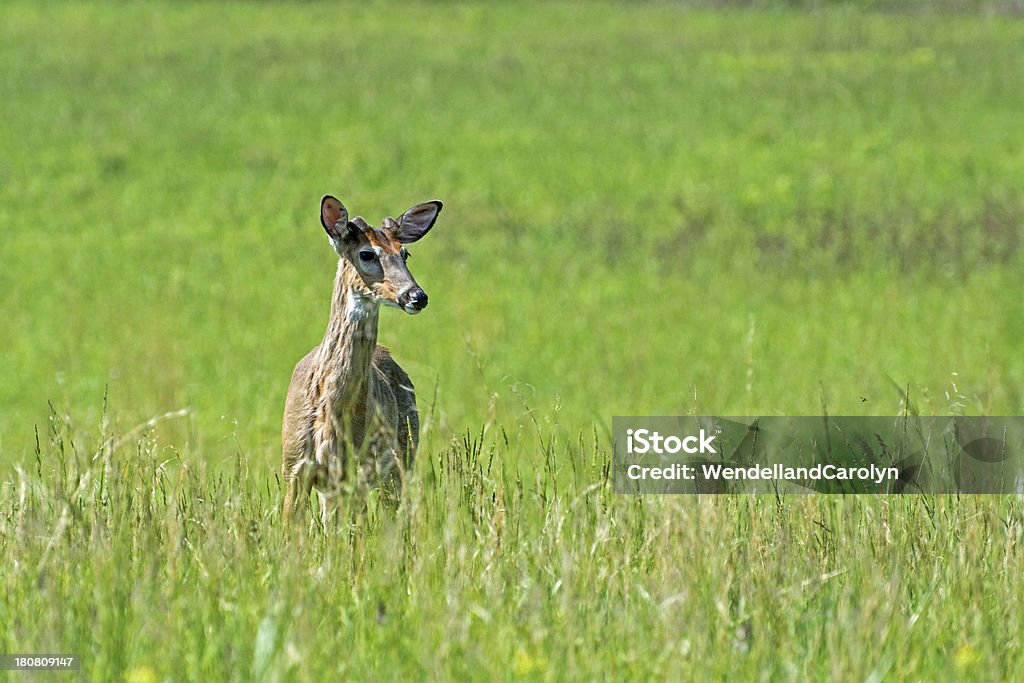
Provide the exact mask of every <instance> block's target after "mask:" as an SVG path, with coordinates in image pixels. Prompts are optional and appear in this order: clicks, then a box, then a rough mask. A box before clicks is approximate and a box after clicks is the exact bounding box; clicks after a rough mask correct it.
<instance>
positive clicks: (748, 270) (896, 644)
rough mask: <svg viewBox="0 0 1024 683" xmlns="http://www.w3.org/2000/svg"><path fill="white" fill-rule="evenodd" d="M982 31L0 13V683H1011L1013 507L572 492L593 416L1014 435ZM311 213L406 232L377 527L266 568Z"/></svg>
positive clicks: (467, 16)
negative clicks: (14, 670)
mask: <svg viewBox="0 0 1024 683" xmlns="http://www.w3.org/2000/svg"><path fill="white" fill-rule="evenodd" d="M1022 44H1024V23H1022V22H1020V21H1019V20H1015V19H1012V18H1008V17H1005V16H1000V15H983V14H978V15H974V14H938V13H914V14H912V15H902V14H876V13H870V12H864V11H860V10H857V9H855V8H852V7H850V6H839V7H833V8H831V9H827V10H821V11H813V12H798V11H788V10H780V9H765V10H759V11H746V10H743V11H741V10H735V9H730V10H721V11H716V10H712V9H692V8H686V7H679V6H676V5H671V4H650V5H648V4H642V5H632V4H628V5H627V4H621V5H619V4H590V3H587V4H582V3H539V4H529V5H518V4H517V5H514V6H507V7H506V6H495V5H489V4H480V5H465V4H459V3H416V4H408V5H404V4H403V5H394V4H370V5H367V6H354V5H336V4H326V3H324V4H321V3H295V4H287V3H273V2H270V3H251V4H242V3H216V4H214V3H194V4H193V3H166V4H159V3H158V4H113V3H111V4H105V3H97V2H87V3H68V4H46V5H42V6H37V5H36V4H35V3H28V2H11V3H4V4H3V6H2V7H0V229H2V236H0V311H3V321H2V322H0V348H2V352H0V475H2V476H0V482H2V483H0V548H2V553H3V559H2V564H0V567H2V570H0V582H2V583H3V584H4V590H3V591H2V592H0V623H3V624H5V628H3V629H0V650H5V651H28V650H35V651H46V650H63V651H75V652H80V653H81V654H82V655H83V660H84V667H85V668H84V672H85V674H86V675H87V676H88V677H90V678H92V679H94V680H112V679H117V678H123V677H124V676H125V675H126V674H131V675H130V676H129V677H131V676H134V677H135V679H136V680H146V678H147V676H148V677H150V678H153V679H156V680H164V679H168V680H197V679H223V678H234V679H239V680H250V679H252V678H261V677H264V678H265V679H266V680H273V679H275V678H277V677H281V678H284V679H293V678H294V679H299V680H310V679H314V678H320V679H323V678H332V677H335V676H336V675H337V673H338V672H339V671H344V672H347V673H349V674H351V675H353V676H358V677H360V678H379V677H383V678H391V677H394V676H395V675H396V674H406V675H410V676H413V677H417V678H418V677H423V676H427V677H432V678H463V677H469V678H478V679H492V678H501V679H505V678H517V677H519V676H524V677H527V678H533V679H548V678H550V679H556V680H557V679H563V678H572V679H590V678H595V677H608V678H612V677H616V676H617V675H620V674H623V675H624V674H626V673H632V674H633V675H634V676H636V677H637V678H645V677H647V676H648V675H653V676H655V677H660V678H665V677H668V678H679V679H687V678H691V677H696V678H719V677H724V676H727V675H728V676H743V677H747V678H749V677H759V678H760V677H764V678H798V679H804V678H808V677H809V678H826V677H838V678H844V679H865V678H871V679H873V680H878V679H879V677H882V676H884V675H885V674H888V675H889V676H892V677H894V678H899V679H903V678H907V679H913V680H918V679H935V678H941V677H944V676H946V675H948V674H949V673H950V672H951V671H957V672H958V673H959V674H960V675H962V676H964V677H967V678H974V679H978V680H999V679H1002V680H1014V679H1018V678H1021V676H1022V674H1024V658H1022V656H1021V643H1020V633H1021V632H1022V630H1024V629H1022V628H1021V622H1020V617H1019V616H1018V614H1019V613H1020V612H1021V609H1020V608H1021V597H1020V596H1021V595H1022V594H1024V592H1022V591H1021V590H1020V588H1021V586H1020V580H1019V576H1020V572H1019V567H1020V550H1019V548H1020V542H1021V533H1022V531H1021V530H1022V523H1024V511H1022V507H1021V503H1020V501H1019V500H1017V499H1003V498H976V499H974V498H972V499H959V500H957V499H949V498H909V497H908V498H900V499H896V498H840V497H834V498H829V497H816V498H795V497H794V498H786V499H783V500H782V501H776V500H774V499H770V498H725V497H723V498H715V499H708V498H700V499H697V498H679V497H677V498H664V499H661V498H643V499H637V498H630V497H623V496H615V495H612V494H611V493H610V491H609V489H608V486H607V482H606V477H605V472H606V467H607V460H608V457H609V454H608V444H607V429H608V428H609V426H610V418H611V416H612V415H619V414H645V413H647V414H673V413H681V414H685V413H691V412H695V413H699V414H721V415H729V414H732V415H744V414H750V415H757V414H814V413H817V412H819V411H821V410H822V406H823V405H824V406H826V407H827V409H828V410H829V412H830V413H832V414H881V415H884V414H894V413H896V412H897V411H899V410H901V409H902V408H903V405H904V401H905V399H904V397H903V395H902V393H901V388H902V389H906V388H908V387H909V390H910V391H909V394H910V400H912V401H913V402H914V404H915V406H916V408H917V409H918V410H920V411H921V412H922V413H926V414H948V413H950V412H954V413H966V414H1005V415H1012V414H1020V413H1021V410H1022V407H1024V395H1022V394H1021V387H1022V386H1024V356H1022V355H1021V354H1019V353H1018V352H1017V351H1018V345H1019V340H1020V339H1021V338H1022V337H1024V300H1022V298H1021V297H1020V296H1018V294H1017V293H1018V292H1020V291H1021V290H1022V287H1024V268H1022V266H1024V257H1022V255H1021V253H1020V252H1021V249H1020V247H1021V228H1020V226H1021V223H1022V221H1024V181H1022V180H1021V179H1022V178H1024V138H1022V137H1021V135H1020V130H1021V127H1020V112H1021V111H1024V79H1022V78H1021V74H1024V51H1022V50H1021V49H1020V46H1021V45H1022ZM328 192H329V193H332V194H335V195H337V196H338V197H340V198H341V199H342V200H343V201H344V202H345V203H346V205H347V206H348V207H349V209H350V210H351V211H352V212H353V213H356V214H362V215H365V216H366V217H367V218H368V219H370V220H371V221H374V222H376V221H377V220H379V218H380V217H381V216H382V215H384V214H395V213H397V212H400V211H403V210H404V209H406V208H408V207H409V206H411V205H413V204H415V203H417V202H419V201H423V200H426V199H433V198H439V199H442V200H443V201H444V202H445V210H444V212H443V213H442V215H441V217H440V219H439V222H438V224H437V227H436V228H435V229H434V230H433V231H432V232H431V234H430V235H429V237H428V238H427V239H425V240H424V241H423V242H422V243H420V244H417V245H415V246H414V248H413V250H412V251H413V254H414V256H413V259H412V260H411V261H410V266H411V269H412V271H413V273H414V274H415V275H416V277H417V279H418V280H419V282H420V284H421V285H423V287H424V288H425V289H426V290H427V292H428V293H429V294H430V301H431V304H430V307H429V309H428V310H427V311H426V312H425V313H424V314H423V315H421V316H417V317H416V318H409V317H406V316H402V315H400V314H398V313H394V312H392V311H385V312H384V313H383V314H382V320H381V336H382V339H381V341H382V342H383V343H385V344H387V345H389V346H390V347H392V349H393V351H394V354H395V356H396V358H397V359H398V360H399V362H400V363H402V365H403V366H404V367H405V368H406V369H407V370H408V371H409V373H410V375H411V377H412V379H413V381H414V382H415V384H416V385H417V387H418V391H419V394H420V409H421V412H422V413H423V414H424V417H425V441H424V447H423V449H422V452H421V457H420V459H419V462H418V464H417V467H416V471H415V472H414V478H413V481H412V483H411V484H410V486H409V487H408V490H407V496H406V501H405V504H404V505H403V507H402V508H401V509H400V510H399V511H398V512H397V513H386V512H376V511H375V512H373V514H371V515H370V518H369V519H367V520H359V521H357V522H356V523H354V524H353V525H352V526H351V527H349V528H346V530H345V531H344V532H343V533H341V534H339V535H326V536H325V535H324V534H321V533H320V532H318V531H315V530H311V531H310V532H309V533H308V534H305V533H304V534H302V535H301V536H300V538H298V539H297V540H296V541H295V543H293V544H292V545H291V546H289V547H288V548H285V547H284V545H283V543H282V540H281V536H282V530H281V528H280V515H279V510H280V501H281V493H282V492H281V489H280V486H279V483H278V480H277V478H276V475H275V472H276V471H277V469H278V467H279V458H280V450H279V449H280V446H279V429H280V413H281V408H282V405H283V400H284V391H285V389H286V387H287V382H288V378H289V376H290V372H291V368H292V366H293V365H294V363H295V362H296V361H297V360H298V359H299V358H300V357H301V356H302V355H303V354H304V353H305V352H306V351H307V350H308V349H309V348H310V347H312V346H313V345H314V344H316V343H317V342H318V341H319V338H320V336H321V334H322V331H323V326H324V324H325V322H326V314H327V305H328V297H329V292H330V286H331V278H332V274H333V268H334V259H335V257H334V255H333V253H332V252H331V250H330V248H329V247H328V245H327V243H326V240H325V239H324V235H323V233H322V229H321V228H320V226H319V224H318V220H317V206H318V202H319V198H320V196H321V195H322V194H324V193H328ZM48 402H49V403H51V404H52V405H53V406H54V410H53V412H52V413H51V409H50V407H49V405H48ZM105 405H108V406H109V407H108V408H107V409H104V406H105ZM180 409H187V410H188V414H187V416H185V417H168V418H167V419H164V420H161V421H159V422H158V423H156V424H154V425H151V426H150V427H146V428H143V429H140V430H134V429H133V428H134V427H135V425H139V424H143V423H145V422H146V421H147V420H149V419H150V418H152V417H153V416H158V415H163V414H166V413H170V412H175V411H178V410H180ZM37 434H38V437H37ZM467 434H468V435H471V436H466V435H467ZM477 435H479V436H477ZM37 438H38V446H37ZM104 444H106V445H104ZM115 446H116V447H115Z"/></svg>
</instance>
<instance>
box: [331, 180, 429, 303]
mask: <svg viewBox="0 0 1024 683" xmlns="http://www.w3.org/2000/svg"><path fill="white" fill-rule="evenodd" d="M441 207H442V204H441V202H439V201H432V202H425V203H423V204H417V205H416V206H414V207H412V208H411V209H409V210H408V211H406V212H405V213H403V214H402V217H401V218H399V219H397V220H396V219H394V218H392V217H390V216H388V217H387V218H385V219H384V220H383V221H382V222H381V227H380V228H374V227H373V226H371V225H369V224H368V223H367V222H366V221H364V220H363V219H362V218H361V217H359V216H356V217H355V218H353V219H352V220H349V217H348V210H347V209H345V206H344V204H342V203H341V202H339V201H338V200H337V199H335V198H334V197H332V196H331V195H326V196H324V198H323V199H322V200H321V202H320V223H321V224H322V225H323V226H324V230H326V231H327V236H328V237H329V238H330V240H331V246H333V247H334V250H335V251H336V252H338V256H340V257H341V258H343V259H345V260H346V261H347V262H348V263H349V264H351V266H352V267H353V268H354V269H355V272H356V274H357V275H358V276H359V277H358V278H357V279H356V281H355V282H354V283H353V284H354V288H355V290H356V293H357V294H358V295H361V296H363V297H365V298H367V299H369V300H371V301H375V302H376V303H379V304H384V305H385V306H396V307H398V308H401V309H402V310H403V311H405V312H406V313H408V314H410V315H415V314H417V313H419V312H420V311H422V310H423V309H424V308H426V307H427V293H426V292H424V291H423V289H422V288H421V287H420V286H419V285H418V284H416V280H415V279H414V278H413V276H412V273H410V272H409V267H408V266H407V265H406V261H407V260H408V259H409V250H408V249H406V248H405V245H406V244H412V243H413V242H415V241H417V240H418V239H420V238H421V237H423V236H424V235H426V234H427V232H429V231H430V228H432V227H434V221H436V220H437V214H439V213H440V212H441Z"/></svg>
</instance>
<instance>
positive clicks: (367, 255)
mask: <svg viewBox="0 0 1024 683" xmlns="http://www.w3.org/2000/svg"><path fill="white" fill-rule="evenodd" d="M359 260H360V261H362V262H363V263H370V262H371V261H376V260H377V253H376V252H374V251H373V250H371V249H364V250H362V251H361V252H359Z"/></svg>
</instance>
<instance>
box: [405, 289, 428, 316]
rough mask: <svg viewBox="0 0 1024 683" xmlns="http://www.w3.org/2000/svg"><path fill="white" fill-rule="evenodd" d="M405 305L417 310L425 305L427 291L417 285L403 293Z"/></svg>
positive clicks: (420, 309)
mask: <svg viewBox="0 0 1024 683" xmlns="http://www.w3.org/2000/svg"><path fill="white" fill-rule="evenodd" d="M404 305H405V306H412V307H413V308H415V309H416V310H417V311H422V310H423V309H424V308H426V307H427V293H426V292H424V291H423V290H422V289H420V288H419V287H417V288H416V289H414V290H412V291H411V292H409V293H408V294H406V295H405V304H404Z"/></svg>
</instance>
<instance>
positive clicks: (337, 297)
mask: <svg viewBox="0 0 1024 683" xmlns="http://www.w3.org/2000/svg"><path fill="white" fill-rule="evenodd" d="M421 207H426V209H427V210H429V209H430V208H431V207H430V206H429V205H419V207H414V209H418V208H421ZM410 211H413V210H410ZM438 211H440V203H439V202H438V203H437V208H436V210H434V213H433V215H434V218H436V213H437V212H438ZM321 212H322V216H323V218H322V221H323V223H324V227H325V229H327V231H328V235H330V236H331V239H332V244H333V245H334V247H335V249H336V250H337V251H338V253H339V255H340V256H341V260H340V261H339V264H338V272H337V275H336V277H335V281H334V292H333V295H332V299H331V312H330V318H329V321H328V324H327V330H326V331H325V333H324V338H323V341H321V343H320V344H319V345H318V346H316V347H314V348H313V349H312V350H311V351H310V352H309V353H308V354H306V356H305V357H304V358H303V359H302V360H300V361H299V362H298V364H297V365H296V366H295V371H294V372H293V373H292V379H291V384H290V385H289V387H288V396H287V398H286V400H285V409H284V419H283V423H282V429H281V441H282V471H283V474H284V479H285V486H286V494H285V504H284V516H285V520H286V523H287V522H288V521H290V520H291V519H292V517H293V515H294V512H295V508H296V506H297V505H302V504H303V503H302V500H301V499H302V497H304V496H306V495H308V494H309V493H310V491H311V490H312V489H313V488H316V489H317V491H318V493H319V494H320V502H321V514H322V515H323V518H324V521H325V523H326V522H327V521H328V518H329V515H330V511H331V509H332V507H334V505H333V502H334V501H335V500H336V498H337V496H338V495H339V494H340V493H341V492H342V490H343V489H344V488H346V485H351V486H353V487H354V488H356V489H363V488H366V487H369V486H376V485H379V486H381V487H382V488H383V489H384V491H385V493H386V494H387V495H388V496H389V497H391V498H397V496H398V494H399V493H400V491H401V486H402V476H403V473H404V471H405V470H407V469H408V468H409V467H410V466H411V465H412V462H413V458H414V457H415V454H416V448H417V445H418V443H419V416H418V414H417V411H416V396H415V392H414V389H413V386H412V382H411V381H410V379H409V376H408V375H407V374H406V373H405V371H404V370H402V368H401V367H400V366H399V365H398V363H396V362H395V360H394V358H392V357H391V353H390V352H389V351H388V349H386V348H385V347H383V346H379V345H378V344H377V322H378V313H379V306H380V304H382V303H384V304H395V305H399V306H400V304H398V303H397V302H398V300H399V295H400V294H401V293H402V292H408V291H411V290H412V289H413V288H415V289H419V288H418V286H417V285H416V282H415V280H414V279H413V278H412V275H411V274H410V273H409V271H408V269H407V268H406V267H405V261H404V258H403V256H402V244H401V243H400V242H399V241H398V234H399V233H400V229H399V224H398V223H397V222H396V221H395V220H394V219H392V218H388V219H385V221H384V224H383V225H384V229H381V230H376V229H374V228H372V227H370V226H369V225H368V224H366V222H365V221H364V220H363V219H361V218H359V217H356V218H354V219H353V220H352V221H351V223H349V222H348V220H347V212H346V211H345V209H344V206H342V205H341V203H340V202H338V201H337V200H335V199H334V198H333V197H325V198H324V200H323V203H322V206H321ZM428 217H429V216H428ZM432 223H433V221H432V220H431V222H430V225H432ZM339 226H341V227H339ZM343 229H347V230H348V232H344V230H343ZM426 229H427V230H429V225H428V226H427V228H426ZM425 232H426V230H422V231H421V232H420V233H419V235H418V236H416V237H415V239H419V237H420V236H422V234H423V233H425ZM407 241H408V240H407ZM367 246H370V247H378V248H379V249H380V252H381V255H380V257H379V263H380V269H379V270H380V273H379V275H375V274H373V273H370V274H368V273H367V272H363V269H362V268H360V267H357V266H356V265H355V264H356V263H357V259H358V253H359V250H360V249H363V250H365V249H366V248H367ZM420 294H422V290H420ZM424 302H425V297H424ZM423 305H425V303H424V304H423ZM407 310H408V309H407ZM410 312H415V311H410ZM353 476H354V477H355V481H351V478H352V477H353Z"/></svg>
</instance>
